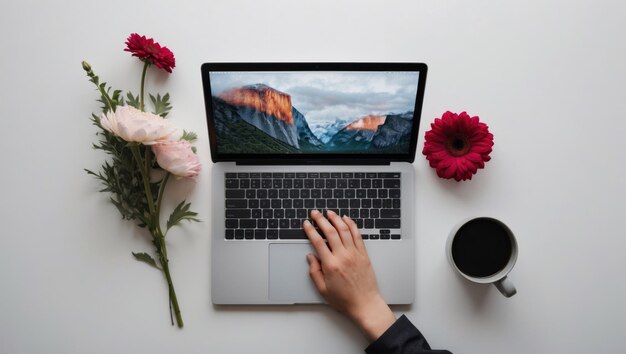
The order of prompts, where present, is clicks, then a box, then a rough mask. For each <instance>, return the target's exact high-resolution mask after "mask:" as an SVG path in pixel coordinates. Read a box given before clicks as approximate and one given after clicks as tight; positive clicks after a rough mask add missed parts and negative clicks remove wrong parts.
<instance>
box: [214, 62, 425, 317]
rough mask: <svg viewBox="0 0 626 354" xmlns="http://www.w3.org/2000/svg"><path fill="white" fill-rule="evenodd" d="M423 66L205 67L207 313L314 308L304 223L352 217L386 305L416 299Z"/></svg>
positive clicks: (315, 296) (315, 300)
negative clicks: (210, 308) (210, 306)
mask: <svg viewBox="0 0 626 354" xmlns="http://www.w3.org/2000/svg"><path fill="white" fill-rule="evenodd" d="M426 72H427V66H426V65H425V64H422V63H205V64H203V65H202V82H203V88H204V99H205V105H206V115H207V126H208V133H209V142H210V148H211V158H212V160H213V162H214V165H213V168H212V175H211V179H212V182H211V184H212V221H211V247H212V251H211V297H212V302H213V303H214V304H222V305H227V304H247V305H253V304H267V305H272V304H301V303H320V302H323V301H324V300H323V299H322V298H321V297H320V296H319V294H318V293H317V291H316V289H315V287H314V285H313V283H312V281H311V280H310V277H309V273H308V263H307V261H306V257H305V256H306V254H307V253H311V252H313V253H314V250H313V248H312V247H311V245H310V243H309V241H308V239H307V238H306V235H305V233H304V231H303V230H302V221H303V220H305V219H309V218H310V211H311V210H320V211H322V212H326V211H327V210H333V211H335V212H337V213H338V214H339V215H348V216H350V217H351V218H352V219H353V220H355V222H356V223H357V225H358V226H359V229H360V231H361V234H362V235H363V239H364V240H365V245H366V247H367V251H368V254H369V256H370V259H371V261H372V264H373V267H374V270H375V272H376V276H377V280H378V285H379V288H380V291H381V294H382V295H383V297H384V298H385V300H386V301H387V303H389V304H410V303H412V302H413V300H414V296H415V224H414V220H415V207H414V198H415V191H414V170H413V165H412V162H413V160H414V158H415V150H416V144H417V135H418V127H419V121H420V113H421V109H422V100H423V97H424V86H425V82H426Z"/></svg>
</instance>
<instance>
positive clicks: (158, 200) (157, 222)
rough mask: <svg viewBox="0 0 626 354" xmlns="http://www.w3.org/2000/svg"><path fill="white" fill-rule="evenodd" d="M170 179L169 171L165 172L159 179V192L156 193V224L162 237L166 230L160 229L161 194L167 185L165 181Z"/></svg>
mask: <svg viewBox="0 0 626 354" xmlns="http://www.w3.org/2000/svg"><path fill="white" fill-rule="evenodd" d="M169 179H170V173H169V172H166V174H165V177H163V180H161V185H160V186H159V194H158V195H157V204H156V226H157V228H158V229H159V233H160V234H161V235H163V238H165V236H167V231H165V233H163V231H161V220H160V218H161V201H162V200H163V194H165V185H167V181H169Z"/></svg>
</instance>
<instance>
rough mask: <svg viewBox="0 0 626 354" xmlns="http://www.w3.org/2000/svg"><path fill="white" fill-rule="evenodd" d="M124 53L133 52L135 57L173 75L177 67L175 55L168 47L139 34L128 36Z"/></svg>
mask: <svg viewBox="0 0 626 354" xmlns="http://www.w3.org/2000/svg"><path fill="white" fill-rule="evenodd" d="M124 51H126V52H131V53H133V56H134V57H137V58H139V59H141V60H143V61H148V62H149V63H151V64H154V65H156V66H157V67H158V68H160V69H163V70H165V71H167V72H168V73H171V72H172V69H173V68H174V67H175V66H176V60H175V59H174V53H172V51H171V50H169V49H168V48H167V47H161V45H160V44H159V43H157V42H155V41H154V39H152V38H146V36H140V35H138V34H137V33H133V34H131V35H130V36H128V39H127V40H126V49H124Z"/></svg>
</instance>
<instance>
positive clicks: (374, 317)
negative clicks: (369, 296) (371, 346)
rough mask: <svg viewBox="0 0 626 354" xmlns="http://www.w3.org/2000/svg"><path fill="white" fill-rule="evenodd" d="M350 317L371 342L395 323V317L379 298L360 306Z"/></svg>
mask: <svg viewBox="0 0 626 354" xmlns="http://www.w3.org/2000/svg"><path fill="white" fill-rule="evenodd" d="M351 317H352V320H353V321H354V322H355V323H356V324H357V326H359V328H361V330H362V331H363V333H365V335H366V336H367V337H368V338H369V339H370V340H371V341H375V340H376V339H378V338H379V337H380V336H381V335H382V334H383V333H385V331H386V330H387V329H389V327H391V325H392V324H394V322H395V321H396V316H395V315H394V314H393V312H392V311H391V308H389V305H387V303H386V302H385V300H384V299H383V298H382V297H381V296H377V297H376V298H375V299H373V300H372V301H370V302H369V303H367V304H366V305H364V306H362V307H361V308H360V309H359V310H358V311H355V312H354V313H352V314H351Z"/></svg>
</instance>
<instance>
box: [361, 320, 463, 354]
mask: <svg viewBox="0 0 626 354" xmlns="http://www.w3.org/2000/svg"><path fill="white" fill-rule="evenodd" d="M365 352H366V353H367V354H378V353H381V354H382V353H384V354H406V353H411V354H446V353H447V354H452V353H450V352H449V351H447V350H432V349H430V346H429V345H428V342H426V338H424V336H422V334H421V333H420V331H419V330H418V329H417V328H415V326H414V325H413V324H412V323H411V321H409V319H408V318H406V316H404V315H402V317H400V318H398V320H397V321H396V322H395V323H394V324H393V325H391V327H389V329H387V331H385V333H383V335H382V336H380V338H378V339H377V340H376V341H374V342H373V343H372V344H370V345H369V346H368V347H367V348H366V349H365Z"/></svg>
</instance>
